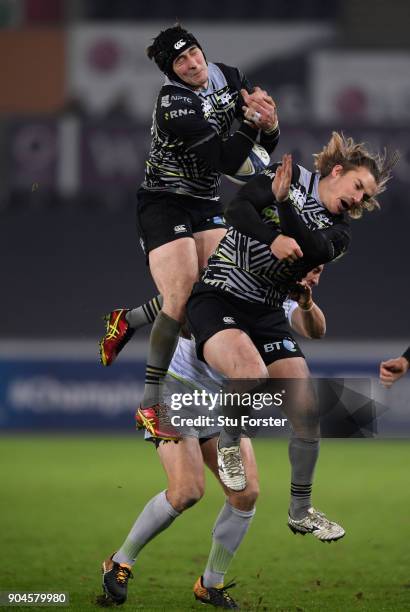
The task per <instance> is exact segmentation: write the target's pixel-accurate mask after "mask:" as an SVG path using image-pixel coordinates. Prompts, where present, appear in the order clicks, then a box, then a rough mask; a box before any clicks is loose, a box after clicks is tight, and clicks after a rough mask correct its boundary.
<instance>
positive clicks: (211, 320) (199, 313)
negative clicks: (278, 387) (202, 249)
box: [186, 283, 304, 365]
mask: <svg viewBox="0 0 410 612" xmlns="http://www.w3.org/2000/svg"><path fill="white" fill-rule="evenodd" d="M186 314H187V319H188V322H189V325H190V327H191V331H192V333H193V335H194V337H195V342H196V351H197V356H198V359H200V360H201V361H205V360H204V353H203V348H204V344H205V342H206V341H207V340H209V338H212V336H214V335H215V334H216V333H218V332H220V331H222V330H224V329H241V330H242V331H244V332H245V333H246V334H248V336H249V337H250V339H251V340H252V342H253V343H254V345H255V346H256V348H257V349H258V351H259V353H260V355H261V357H262V359H263V361H264V362H265V364H266V365H269V364H271V363H273V362H274V361H278V360H279V359H288V358H289V357H304V355H303V353H302V351H301V349H300V347H299V345H298V343H297V342H296V340H295V339H294V338H293V336H292V332H291V329H290V327H289V324H288V321H287V319H286V316H285V312H284V310H283V308H280V309H277V310H273V309H272V308H268V307H267V306H265V305H263V304H257V303H255V302H249V301H247V300H242V299H241V298H238V297H236V296H234V295H231V294H229V293H228V292H226V291H222V290H220V289H216V288H212V287H209V286H207V285H206V284H205V283H196V284H195V285H194V289H193V291H192V294H191V297H190V298H189V300H188V304H187V308H186Z"/></svg>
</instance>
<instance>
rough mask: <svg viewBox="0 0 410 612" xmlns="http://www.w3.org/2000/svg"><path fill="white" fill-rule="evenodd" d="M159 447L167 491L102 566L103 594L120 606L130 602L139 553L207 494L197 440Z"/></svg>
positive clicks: (148, 507)
mask: <svg viewBox="0 0 410 612" xmlns="http://www.w3.org/2000/svg"><path fill="white" fill-rule="evenodd" d="M156 445H157V447H158V448H157V450H158V455H159V457H160V460H161V463H162V466H163V468H164V470H165V473H166V475H167V480H168V486H167V489H166V490H165V491H161V492H160V493H158V494H157V495H156V496H155V497H153V498H152V499H151V500H150V501H149V502H148V503H147V504H146V506H145V507H144V509H143V510H142V512H141V513H140V514H139V515H138V517H137V519H136V521H135V523H134V524H133V526H132V528H131V530H130V532H129V533H128V535H127V537H126V539H125V541H124V542H123V544H122V545H121V547H120V548H119V549H118V551H117V552H116V553H114V555H112V557H110V558H108V559H106V560H105V561H104V563H103V588H104V592H105V594H106V596H107V597H108V598H109V599H111V600H113V601H114V602H115V603H117V604H121V603H124V602H125V601H126V599H127V586H128V579H129V577H130V576H131V569H132V567H133V565H134V564H135V562H136V559H137V557H138V555H139V553H140V551H141V550H142V549H143V548H144V546H145V545H146V544H147V543H148V542H149V541H150V540H152V539H153V538H155V537H156V536H157V535H158V534H159V533H161V532H162V531H164V529H166V528H167V527H169V526H170V525H171V524H172V523H173V521H174V520H175V519H176V518H177V517H178V516H179V515H180V514H181V512H183V511H184V510H186V509H187V508H190V507H191V506H193V505H194V504H195V503H196V502H197V501H198V500H199V499H200V498H201V497H202V495H203V492H204V486H205V485H204V482H205V481H204V466H203V459H202V454H201V450H200V446H199V442H198V440H197V439H196V438H193V437H189V438H188V437H187V438H183V439H182V440H180V441H179V442H178V444H175V443H174V442H164V441H157V442H156Z"/></svg>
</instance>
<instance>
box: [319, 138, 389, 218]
mask: <svg viewBox="0 0 410 612" xmlns="http://www.w3.org/2000/svg"><path fill="white" fill-rule="evenodd" d="M313 157H314V158H315V168H316V170H317V171H318V172H319V174H320V175H321V176H322V177H325V176H328V175H329V174H330V173H331V171H332V169H333V168H334V166H337V165H340V166H343V172H348V171H349V170H354V169H356V168H358V167H361V166H364V167H365V168H367V169H368V170H369V171H370V172H371V174H372V175H373V176H374V180H375V181H376V185H377V191H376V194H375V195H378V194H380V193H382V192H383V191H385V190H386V184H387V182H388V181H389V180H390V178H391V176H392V175H391V170H392V168H393V166H395V164H396V163H397V162H398V160H399V153H398V152H397V151H395V152H394V153H393V154H392V155H388V153H387V151H386V149H385V150H384V151H383V154H382V155H380V154H379V153H376V154H374V153H370V152H369V150H368V149H367V148H366V146H365V144H364V143H362V142H361V143H356V142H355V141H354V140H353V138H346V136H345V135H344V134H343V133H339V132H332V137H331V139H330V140H329V142H328V143H327V145H325V146H324V147H323V149H322V151H321V152H320V153H315V154H314V155H313ZM375 209H380V204H379V202H378V201H377V199H376V197H375V196H373V197H371V198H368V199H367V200H363V201H362V202H360V204H355V205H353V206H352V207H351V208H350V210H349V215H350V216H351V217H352V218H353V219H358V218H360V217H361V216H362V214H363V211H364V210H368V211H372V210H375Z"/></svg>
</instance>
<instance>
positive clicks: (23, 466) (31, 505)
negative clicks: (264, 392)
mask: <svg viewBox="0 0 410 612" xmlns="http://www.w3.org/2000/svg"><path fill="white" fill-rule="evenodd" d="M255 449H256V454H257V458H258V463H259V469H260V476H261V495H260V498H259V501H258V507H257V513H256V516H255V520H254V523H253V525H252V527H251V529H250V531H249V533H248V535H247V537H246V539H245V541H244V543H243V545H242V547H241V548H240V550H239V551H238V553H237V555H236V557H235V559H234V561H233V563H232V566H231V568H230V572H229V575H228V576H229V577H234V576H236V578H237V587H236V588H235V589H234V590H233V592H232V594H233V595H234V597H235V599H237V601H238V603H240V604H241V607H242V609H244V610H255V611H256V610H257V611H263V610H269V611H270V610H280V611H295V612H296V611H297V612H302V611H305V612H313V611H317V612H325V611H332V612H350V611H357V612H362V611H367V610H372V611H373V610H374V611H377V612H378V611H381V612H382V611H386V612H402V611H405V610H410V573H409V568H410V486H409V484H410V481H409V458H410V452H409V451H410V445H409V442H408V441H374V440H362V441H360V440H352V441H339V440H335V441H331V440H324V441H323V442H322V450H321V457H320V460H319V464H318V468H317V472H316V483H315V487H314V498H313V499H314V503H315V505H316V506H317V507H318V508H319V509H321V510H323V511H324V512H326V513H327V515H328V516H329V517H330V518H332V519H333V518H334V519H335V520H338V521H340V522H341V523H342V525H343V526H344V527H345V529H346V532H347V534H346V536H345V538H344V539H343V540H341V541H339V542H337V543H332V544H330V545H328V544H322V543H320V542H319V541H317V540H316V539H315V538H314V537H312V536H310V535H307V536H305V537H301V536H295V535H293V534H292V533H291V532H290V531H289V529H288V528H287V526H286V516H287V504H288V489H289V467H288V460H287V446H286V443H285V441H272V440H257V441H256V442H255ZM0 466H1V467H0V471H1V472H2V478H1V495H0V525H1V529H0V531H1V554H2V564H1V566H2V567H1V572H0V591H13V590H16V591H36V592H37V591H54V592H58V591H66V592H68V593H69V594H70V599H71V604H70V608H69V609H70V610H97V609H98V608H97V607H96V606H95V605H94V598H95V596H96V595H97V594H99V593H100V589H101V587H100V564H101V561H102V559H103V558H104V557H106V556H108V555H109V554H111V553H112V552H113V551H114V550H115V549H116V547H118V546H119V545H120V544H121V542H122V540H123V538H124V537H125V535H126V533H127V531H128V529H129V527H130V526H131V524H132V522H133V521H134V519H135V517H136V516H137V514H138V513H139V511H140V510H141V509H142V508H143V506H144V505H145V503H146V502H147V501H148V500H149V498H150V497H152V496H153V495H154V494H156V493H157V492H158V491H160V490H162V489H163V488H165V477H164V475H163V472H162V468H161V466H160V464H159V461H158V458H157V456H156V452H155V450H154V448H153V447H152V446H151V445H149V444H147V443H144V442H143V441H142V440H140V439H135V438H132V437H108V436H107V437H97V436H94V437H92V436H89V437H87V436H83V437H79V436H78V437H45V436H38V437H29V436H24V437H23V436H21V437H17V436H13V437H6V436H3V437H2V438H1V439H0ZM222 503H223V496H222V492H221V490H220V488H219V486H218V484H217V483H216V481H215V480H214V478H213V477H212V475H209V476H208V480H207V492H206V495H205V497H204V498H203V500H202V501H201V502H200V503H198V504H197V505H196V506H195V507H194V508H192V509H190V510H188V511H187V512H186V513H185V514H184V515H182V516H181V517H180V518H178V520H177V521H175V523H174V524H173V525H172V526H171V527H170V528H169V529H168V530H167V531H165V532H164V533H162V534H161V535H160V536H159V537H158V538H157V539H156V540H155V541H153V542H151V543H150V544H148V545H147V546H146V548H145V549H144V550H143V552H142V554H141V555H140V557H139V559H138V562H137V564H136V566H135V568H134V576H135V578H134V580H132V581H130V584H129V599H128V602H127V603H126V604H125V605H124V606H123V608H122V609H124V611H126V610H158V609H159V610H163V609H175V610H195V609H197V610H199V609H202V608H201V607H200V604H199V603H197V602H195V600H194V598H193V595H192V591H191V590H192V585H193V583H194V581H195V579H196V578H197V576H198V575H199V574H200V573H201V572H202V570H203V568H204V565H205V562H206V558H207V554H208V550H209V545H210V533H211V529H212V525H213V522H214V520H215V517H216V516H217V514H218V512H219V509H220V507H221V505H222ZM0 609H1V608H0ZM10 609H15V610H17V609H21V610H23V609H25V610H27V609H39V608H28V607H24V608H23V607H21V606H19V607H15V608H10ZM66 609H67V608H66Z"/></svg>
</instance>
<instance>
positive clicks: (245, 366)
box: [203, 329, 267, 491]
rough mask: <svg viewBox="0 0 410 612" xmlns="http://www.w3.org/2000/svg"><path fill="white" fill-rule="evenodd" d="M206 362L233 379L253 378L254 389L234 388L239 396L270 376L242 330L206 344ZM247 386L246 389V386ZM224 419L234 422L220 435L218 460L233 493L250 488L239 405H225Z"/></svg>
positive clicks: (219, 335)
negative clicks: (259, 380)
mask: <svg viewBox="0 0 410 612" xmlns="http://www.w3.org/2000/svg"><path fill="white" fill-rule="evenodd" d="M203 351H204V357H205V360H206V362H207V363H208V364H209V365H210V366H211V367H212V368H214V369H216V370H217V371H219V372H221V373H222V374H224V375H225V376H226V377H227V378H230V379H235V378H238V379H252V380H251V381H250V387H249V388H247V387H246V382H245V381H241V383H240V386H239V387H238V388H237V389H236V388H233V387H232V388H230V391H231V392H233V393H235V392H237V393H243V392H245V391H251V390H252V389H253V388H254V386H255V383H254V379H261V378H266V377H267V369H266V366H265V364H264V363H263V360H262V358H261V356H260V355H259V353H258V351H257V349H256V347H255V345H254V344H253V342H252V341H251V339H250V338H249V336H248V335H247V334H246V333H245V332H243V331H242V330H240V329H227V330H223V331H220V332H218V333H216V334H215V335H214V336H212V337H211V338H209V340H207V341H206V342H205V344H204V349H203ZM244 385H245V386H244ZM223 411H224V416H225V417H226V418H228V419H230V424H225V426H224V427H223V429H222V430H221V433H220V435H219V441H218V461H219V476H220V478H221V480H222V481H223V482H224V483H225V485H226V486H227V487H229V488H230V489H231V490H233V491H241V490H242V489H244V488H245V487H246V482H247V475H246V470H245V466H244V463H243V461H242V460H241V452H240V446H239V442H240V438H241V414H240V413H241V410H240V409H238V406H237V405H230V404H229V403H228V402H226V403H224V408H223Z"/></svg>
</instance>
